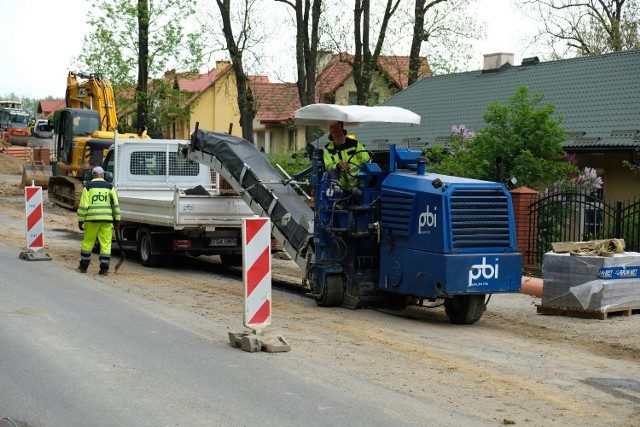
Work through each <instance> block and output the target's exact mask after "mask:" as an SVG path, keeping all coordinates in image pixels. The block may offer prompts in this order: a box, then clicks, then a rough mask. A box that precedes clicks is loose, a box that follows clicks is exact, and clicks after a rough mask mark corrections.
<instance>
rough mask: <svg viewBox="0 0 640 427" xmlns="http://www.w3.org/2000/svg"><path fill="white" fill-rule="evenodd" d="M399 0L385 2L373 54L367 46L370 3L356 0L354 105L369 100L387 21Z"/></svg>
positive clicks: (354, 19)
mask: <svg viewBox="0 0 640 427" xmlns="http://www.w3.org/2000/svg"><path fill="white" fill-rule="evenodd" d="M399 4H400V0H396V1H395V3H394V2H393V0H387V6H386V8H385V11H384V16H383V17H382V25H381V26H380V33H379V34H378V40H377V42H376V46H375V49H374V51H373V53H372V52H371V47H370V45H369V38H370V29H371V26H370V24H369V17H370V2H369V0H356V1H355V8H354V17H353V23H354V36H355V55H354V58H353V64H352V67H353V80H354V82H355V85H356V103H357V104H358V105H365V104H367V103H368V101H369V100H370V99H371V94H370V90H371V82H372V81H373V75H374V73H375V72H376V71H377V70H378V58H379V57H380V52H381V51H382V46H383V44H384V37H385V34H386V32H387V26H388V25H389V20H390V19H391V17H392V16H393V14H394V13H395V11H396V10H397V9H398V5H399Z"/></svg>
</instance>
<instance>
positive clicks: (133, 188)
mask: <svg viewBox="0 0 640 427" xmlns="http://www.w3.org/2000/svg"><path fill="white" fill-rule="evenodd" d="M114 142H115V143H114V144H113V145H112V146H111V148H110V149H109V151H108V153H107V156H106V157H105V159H104V162H103V168H104V170H105V179H106V180H107V181H111V182H113V184H114V187H115V189H116V191H117V194H118V200H119V202H120V211H121V213H122V221H121V239H120V243H121V245H122V249H123V250H125V251H135V252H137V253H138V256H139V258H140V261H141V263H142V264H143V265H144V266H147V267H155V266H158V265H160V264H161V263H163V264H164V263H165V262H166V261H168V259H169V258H170V256H171V255H173V254H190V255H194V256H198V255H219V256H220V259H221V261H222V262H223V263H224V264H226V265H242V219H243V218H247V217H254V216H255V215H254V213H253V212H252V211H251V209H250V208H249V207H248V206H247V205H246V203H245V202H244V201H243V200H242V199H241V198H240V196H238V195H237V194H236V193H231V194H229V191H232V190H224V189H221V188H220V187H221V185H220V181H221V178H220V176H219V175H218V174H216V173H214V172H212V171H211V169H210V168H209V167H208V166H206V165H203V164H198V163H194V162H190V161H189V160H187V159H185V158H183V157H181V156H180V155H179V153H178V148H179V145H180V144H181V143H182V144H184V143H186V142H187V141H179V140H160V139H157V140H153V139H152V140H148V139H147V140H134V139H115V141H114ZM114 247H117V243H116V242H114Z"/></svg>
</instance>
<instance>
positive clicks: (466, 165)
mask: <svg viewBox="0 0 640 427" xmlns="http://www.w3.org/2000/svg"><path fill="white" fill-rule="evenodd" d="M543 99H544V95H542V94H535V95H529V90H528V88H527V87H526V86H521V87H520V88H518V90H516V92H515V94H514V95H513V96H512V97H511V98H510V99H509V102H508V104H506V105H502V104H500V103H498V102H496V103H493V104H491V105H489V106H488V111H487V112H486V113H485V114H484V116H483V117H484V121H485V122H486V123H487V126H486V127H485V128H483V129H481V130H480V131H479V132H478V133H477V134H475V135H465V134H464V133H461V130H460V129H456V128H455V127H454V129H452V131H454V132H453V133H452V138H451V144H450V146H449V147H448V148H447V150H448V156H444V157H443V156H442V153H437V152H435V153H433V154H432V155H435V158H436V159H437V158H439V157H442V160H441V161H440V162H439V163H437V164H435V165H434V166H432V168H431V169H432V170H434V171H435V172H439V173H444V174H448V175H457V176H465V177H470V178H476V179H483V180H488V181H494V180H495V179H496V176H497V174H496V165H497V163H498V160H500V164H501V165H502V166H503V167H504V177H505V178H509V177H511V176H515V177H516V178H517V179H518V184H519V185H523V186H527V187H530V188H532V189H535V190H542V189H544V188H546V187H548V186H550V185H552V184H553V183H554V182H555V181H558V180H560V179H563V178H566V177H567V176H568V175H569V174H570V173H572V172H573V173H575V172H577V171H576V168H575V166H574V165H572V164H571V163H570V162H569V161H567V159H566V158H565V156H564V151H563V149H562V141H564V140H565V139H566V137H567V136H566V132H565V130H564V128H562V126H561V122H562V118H560V119H558V120H555V119H553V118H552V115H553V113H554V112H555V107H554V106H553V105H552V104H544V105H542V104H541V103H542V100H543ZM456 131H457V133H456ZM464 131H466V129H464ZM467 132H468V131H467ZM429 154H430V153H427V156H429ZM430 160H431V161H432V162H434V159H431V158H430Z"/></svg>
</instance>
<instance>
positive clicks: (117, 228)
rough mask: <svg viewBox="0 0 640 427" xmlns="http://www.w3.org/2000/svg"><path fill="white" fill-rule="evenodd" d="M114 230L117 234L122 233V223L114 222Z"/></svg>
mask: <svg viewBox="0 0 640 427" xmlns="http://www.w3.org/2000/svg"><path fill="white" fill-rule="evenodd" d="M113 228H114V230H116V231H117V232H120V223H119V222H117V221H116V222H114V223H113Z"/></svg>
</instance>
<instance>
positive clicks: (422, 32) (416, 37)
mask: <svg viewBox="0 0 640 427" xmlns="http://www.w3.org/2000/svg"><path fill="white" fill-rule="evenodd" d="M469 4H470V0H432V1H429V2H427V1H426V0H416V2H415V7H414V11H413V16H412V20H413V22H412V26H413V32H412V34H411V47H410V49H409V71H408V75H409V79H408V84H410V85H411V84H413V83H415V82H416V81H418V80H419V79H420V78H421V77H424V76H421V75H420V74H419V72H420V67H421V66H422V61H421V58H420V52H421V50H422V48H423V46H424V45H425V44H427V45H428V46H429V49H428V52H429V58H428V59H429V65H430V68H431V71H432V72H433V73H434V74H438V73H451V72H456V71H460V69H461V68H464V67H465V66H467V64H469V60H470V59H471V56H472V55H471V52H472V48H471V45H470V44H469V43H468V40H470V39H474V38H477V37H478V36H482V35H483V34H484V28H483V27H482V26H479V25H478V24H477V23H476V21H475V19H474V18H473V16H472V15H470V14H469V13H467V8H468V6H469ZM409 25H411V23H410V22H407V23H406V24H404V25H403V24H402V23H401V25H400V26H401V28H402V27H408V26H409Z"/></svg>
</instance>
